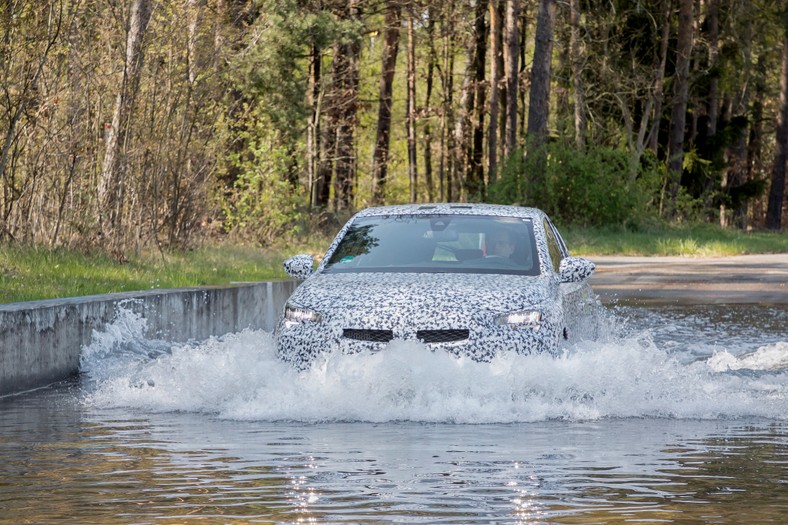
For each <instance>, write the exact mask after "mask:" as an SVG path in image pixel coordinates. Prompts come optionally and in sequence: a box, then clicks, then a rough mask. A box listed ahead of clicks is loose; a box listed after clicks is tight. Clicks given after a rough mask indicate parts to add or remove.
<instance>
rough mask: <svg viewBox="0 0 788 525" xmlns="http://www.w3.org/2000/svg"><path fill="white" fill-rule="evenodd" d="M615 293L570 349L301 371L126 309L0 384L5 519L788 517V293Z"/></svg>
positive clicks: (235, 339)
mask: <svg viewBox="0 0 788 525" xmlns="http://www.w3.org/2000/svg"><path fill="white" fill-rule="evenodd" d="M608 312H609V313H610V319H609V322H608V328H607V330H606V331H605V337H603V339H602V340H600V341H596V342H586V343H581V344H579V345H577V346H575V347H572V348H568V349H567V350H566V352H565V353H564V354H563V355H562V356H560V357H558V358H551V357H547V356H503V357H501V358H499V359H497V360H496V361H494V362H493V363H491V364H478V363H474V362H471V361H463V360H456V359H454V358H450V357H448V356H445V355H440V354H432V353H430V352H428V351H426V350H425V348H424V347H422V346H421V345H418V344H409V343H405V342H401V341H400V342H396V341H395V342H394V343H392V345H391V346H390V347H389V348H388V349H387V350H386V351H385V352H381V353H378V354H374V355H360V356H331V357H330V358H328V359H326V360H324V361H322V362H321V363H319V365H318V366H316V367H315V368H313V369H312V370H310V371H308V372H306V373H303V374H298V373H296V372H294V371H293V370H291V369H290V368H288V367H287V366H286V365H283V364H282V363H279V362H278V361H277V360H276V359H275V356H274V354H273V347H272V344H271V340H270V335H269V334H267V333H265V332H243V333H240V334H234V335H230V336H227V337H225V338H220V339H212V340H209V341H205V342H200V343H194V344H191V345H180V346H172V345H169V344H166V343H163V342H160V341H146V340H144V339H143V338H142V336H141V334H142V333H143V331H142V323H143V321H142V320H141V319H138V318H135V317H134V316H133V314H131V313H129V312H125V313H123V312H121V315H120V316H119V318H118V320H117V321H116V322H115V324H113V326H112V327H110V328H109V329H108V330H107V331H106V332H104V333H101V334H96V337H94V340H93V343H92V344H91V345H90V346H89V347H86V348H85V349H84V350H83V362H82V367H83V370H84V372H85V373H84V376H83V377H82V378H81V379H80V380H79V381H78V382H75V383H73V384H67V385H60V386H58V387H55V388H50V389H46V390H41V391H38V392H33V393H29V394H26V395H22V396H15V397H9V398H3V399H0V523H2V524H11V523H42V524H43V523H108V524H113V523H119V524H120V523H122V524H127V523H145V524H147V523H151V524H152V523H157V524H160V523H161V524H175V523H297V522H313V523H381V522H384V523H385V522H388V523H403V522H408V523H619V522H621V523H623V522H638V521H639V522H652V523H653V522H667V523H731V524H733V523H785V516H786V512H788V330H787V329H786V326H788V308H786V307H784V306H757V305H715V306H713V307H705V306H704V307H701V306H658V307H648V308H645V307H625V306H620V307H616V306H611V307H608Z"/></svg>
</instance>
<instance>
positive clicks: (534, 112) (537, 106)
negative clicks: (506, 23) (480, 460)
mask: <svg viewBox="0 0 788 525" xmlns="http://www.w3.org/2000/svg"><path fill="white" fill-rule="evenodd" d="M555 8H556V0H540V1H539V13H538V15H537V18H536V41H535V44H534V59H533V66H532V68H531V93H530V96H529V106H528V148H529V152H530V151H531V150H538V149H539V148H541V147H542V146H544V145H545V144H547V125H548V120H549V117H550V74H551V68H552V60H553V28H554V26H555Z"/></svg>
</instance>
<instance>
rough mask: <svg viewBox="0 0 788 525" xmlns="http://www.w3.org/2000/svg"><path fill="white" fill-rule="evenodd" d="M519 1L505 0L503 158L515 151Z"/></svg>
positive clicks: (518, 85) (518, 87) (518, 88)
mask: <svg viewBox="0 0 788 525" xmlns="http://www.w3.org/2000/svg"><path fill="white" fill-rule="evenodd" d="M519 18H520V2H519V0H506V23H505V24H506V29H505V32H506V46H505V47H504V51H505V53H504V54H505V58H506V60H505V63H506V98H507V101H506V136H505V139H504V157H509V155H511V154H512V153H513V152H514V151H515V150H516V149H517V98H518V92H519V90H520V82H519V80H520V78H519V73H520V71H519V68H518V60H519V58H520V34H519V33H520V31H519V26H518V20H519Z"/></svg>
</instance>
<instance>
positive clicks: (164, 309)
mask: <svg viewBox="0 0 788 525" xmlns="http://www.w3.org/2000/svg"><path fill="white" fill-rule="evenodd" d="M297 285H298V283H297V282H293V281H282V282H265V283H255V284H244V285H237V286H230V287H206V288H189V289H178V290H151V291H145V292H129V293H122V294H108V295H99V296H91V297H75V298H69V299H56V300H47V301H31V302H26V303H12V304H6V305H0V396H2V395H6V394H11V393H16V392H22V391H25V390H30V389H33V388H38V387H41V386H46V385H48V384H50V383H52V382H54V381H59V380H61V379H65V378H67V377H69V376H71V375H74V374H76V373H77V372H78V371H79V354H80V351H81V349H82V347H83V346H84V345H87V344H89V343H90V340H91V336H92V334H93V331H94V330H102V329H103V328H104V327H105V326H106V325H107V324H109V323H111V322H112V321H113V319H114V318H115V314H116V309H117V306H118V304H119V303H123V305H124V307H125V308H128V309H130V310H132V311H134V312H137V313H139V314H140V315H142V317H144V318H145V319H146V321H147V331H148V333H147V334H146V337H149V338H152V339H162V340H166V341H173V342H183V341H189V340H192V339H193V340H202V339H207V338H208V337H210V336H219V335H224V334H226V333H229V332H237V331H239V330H243V329H244V328H253V329H263V330H272V329H273V327H274V324H275V322H276V318H277V317H278V315H279V312H280V311H281V309H282V307H283V306H284V304H285V301H286V300H287V298H288V297H289V296H290V294H291V293H292V292H293V290H295V288H296V286H297Z"/></svg>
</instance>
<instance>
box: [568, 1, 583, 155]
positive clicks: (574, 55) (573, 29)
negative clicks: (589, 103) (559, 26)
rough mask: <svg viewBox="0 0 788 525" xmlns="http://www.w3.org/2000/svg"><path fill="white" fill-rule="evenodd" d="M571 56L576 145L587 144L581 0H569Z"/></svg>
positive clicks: (579, 146) (581, 146) (580, 146)
mask: <svg viewBox="0 0 788 525" xmlns="http://www.w3.org/2000/svg"><path fill="white" fill-rule="evenodd" d="M569 26H570V27H569V30H570V33H569V35H570V36H569V38H570V40H569V57H570V62H571V67H572V87H573V90H574V106H575V146H576V147H578V148H583V147H584V146H585V144H586V112H585V95H584V88H583V56H582V54H581V51H580V0H570V1H569Z"/></svg>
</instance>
